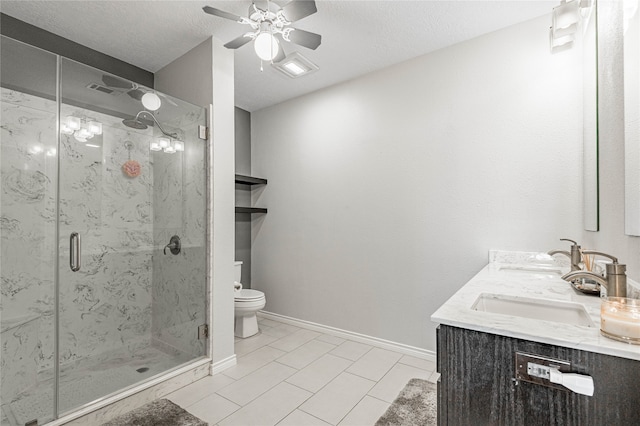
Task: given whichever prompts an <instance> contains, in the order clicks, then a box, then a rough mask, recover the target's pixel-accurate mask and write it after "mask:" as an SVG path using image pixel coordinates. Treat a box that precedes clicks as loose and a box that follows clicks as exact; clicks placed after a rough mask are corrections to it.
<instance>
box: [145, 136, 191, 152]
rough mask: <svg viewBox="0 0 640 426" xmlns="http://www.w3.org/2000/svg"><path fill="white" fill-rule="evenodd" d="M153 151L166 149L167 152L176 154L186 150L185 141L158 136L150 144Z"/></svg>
mask: <svg viewBox="0 0 640 426" xmlns="http://www.w3.org/2000/svg"><path fill="white" fill-rule="evenodd" d="M149 149H150V150H151V151H164V152H165V153H167V154H175V153H176V152H182V151H184V142H182V141H172V140H171V139H169V138H158V139H156V140H154V141H151V143H150V144H149Z"/></svg>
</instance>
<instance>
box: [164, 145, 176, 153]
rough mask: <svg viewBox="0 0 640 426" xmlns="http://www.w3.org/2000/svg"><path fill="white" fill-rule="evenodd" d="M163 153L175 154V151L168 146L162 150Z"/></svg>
mask: <svg viewBox="0 0 640 426" xmlns="http://www.w3.org/2000/svg"><path fill="white" fill-rule="evenodd" d="M164 152H166V153H167V154H175V152H176V149H175V148H174V147H172V146H168V147H166V148H165V149H164Z"/></svg>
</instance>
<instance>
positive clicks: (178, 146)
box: [173, 141, 184, 152]
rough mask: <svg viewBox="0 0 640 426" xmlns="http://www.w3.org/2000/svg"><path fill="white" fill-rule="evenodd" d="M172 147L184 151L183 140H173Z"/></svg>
mask: <svg viewBox="0 0 640 426" xmlns="http://www.w3.org/2000/svg"><path fill="white" fill-rule="evenodd" d="M173 147H174V148H175V149H176V151H179V152H182V151H184V142H181V141H175V142H174V143H173Z"/></svg>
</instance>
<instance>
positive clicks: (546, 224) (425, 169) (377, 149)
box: [252, 16, 582, 350]
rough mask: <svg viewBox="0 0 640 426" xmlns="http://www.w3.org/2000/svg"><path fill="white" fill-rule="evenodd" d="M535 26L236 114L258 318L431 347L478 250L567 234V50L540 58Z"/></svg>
mask: <svg viewBox="0 0 640 426" xmlns="http://www.w3.org/2000/svg"><path fill="white" fill-rule="evenodd" d="M549 21H550V17H549V16H545V17H543V18H540V19H535V20H532V21H529V22H526V23H523V24H520V25H517V26H514V27H510V28H507V29H504V30H501V31H498V32H495V33H491V34H488V35H485V36H482V37H480V38H477V39H474V40H471V41H468V42H465V43H461V44H458V45H455V46H453V47H450V48H447V49H444V50H440V51H437V52H434V53H431V54H428V55H426V56H422V57H419V58H417V59H414V60H411V61H408V62H405V63H402V64H399V65H397V66H393V67H390V68H387V69H385V70H382V71H380V72H376V73H373V74H369V75H367V76H364V77H362V78H358V79H356V80H353V81H350V82H347V83H344V84H340V85H337V86H334V87H331V88H328V89H326V90H321V91H318V92H315V93H312V94H310V95H307V96H303V97H300V98H297V99H294V100H291V101H288V102H285V103H282V104H279V105H276V106H273V107H270V108H266V109H264V110H261V111H258V112H255V113H253V114H252V172H253V174H254V175H258V176H262V177H265V178H267V179H269V184H268V185H267V186H266V188H265V189H264V190H263V191H261V192H259V193H256V195H255V197H254V198H259V199H256V200H254V205H255V204H259V205H261V206H266V207H268V209H269V213H268V214H266V215H265V216H264V217H262V218H257V219H254V220H253V228H254V229H253V239H254V241H253V254H252V261H253V279H252V286H253V288H256V289H259V290H263V291H264V292H265V293H266V298H267V306H266V310H267V311H271V312H276V313H279V314H283V315H287V316H291V317H295V318H300V319H304V320H308V321H313V322H317V323H321V324H325V325H330V326H334V327H338V328H342V329H346V330H351V331H355V332H359V333H364V334H367V335H372V336H376V337H379V338H383V339H388V340H392V341H396V342H400V343H404V344H408V345H413V346H417V347H421V348H426V349H429V350H435V327H436V325H435V324H433V323H431V322H430V319H429V318H430V316H431V314H432V313H433V312H434V311H435V310H436V309H437V308H438V307H439V306H440V305H441V304H442V303H443V302H444V301H445V300H446V299H447V298H449V297H450V296H451V295H452V294H453V293H454V292H455V291H456V290H457V289H458V288H460V287H461V286H462V285H463V284H464V283H465V282H466V281H467V280H469V279H470V278H471V277H472V276H473V275H474V274H475V273H476V272H478V271H479V270H480V269H481V268H482V267H483V266H484V265H485V264H486V263H487V251H488V250H489V249H492V248H497V249H518V250H520V249H521V250H548V249H551V248H556V247H557V246H559V243H560V242H559V241H558V239H559V238H561V237H571V236H576V235H578V236H579V235H581V234H582V230H581V229H582V225H581V220H582V219H581V218H582V215H581V206H582V194H581V185H582V183H581V182H582V178H581V164H580V163H581V158H582V151H581V147H582V136H581V134H582V131H581V128H582V74H581V71H580V65H581V56H580V51H581V50H580V49H579V48H576V49H572V50H569V51H565V52H562V53H559V54H555V55H552V54H550V52H549V43H548V30H549ZM320 72H322V70H321V71H320Z"/></svg>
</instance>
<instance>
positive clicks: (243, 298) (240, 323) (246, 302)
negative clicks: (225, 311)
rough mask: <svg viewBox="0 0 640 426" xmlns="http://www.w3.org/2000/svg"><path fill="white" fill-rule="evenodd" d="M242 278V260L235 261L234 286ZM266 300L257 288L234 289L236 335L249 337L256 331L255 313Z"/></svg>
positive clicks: (256, 320)
mask: <svg viewBox="0 0 640 426" xmlns="http://www.w3.org/2000/svg"><path fill="white" fill-rule="evenodd" d="M241 278H242V262H241V261H237V262H236V263H235V283H234V286H235V287H236V288H238V287H240V286H239V285H238V284H240V282H241V281H240V279H241ZM266 303H267V300H266V299H265V297H264V293H263V292H261V291H258V290H251V289H241V290H239V291H238V290H236V291H235V303H234V305H235V308H234V311H235V313H234V315H235V335H236V337H242V338H245V337H251V336H253V335H254V334H256V333H258V318H257V317H256V313H257V312H258V311H259V310H260V309H262V308H264V305H265V304H266Z"/></svg>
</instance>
